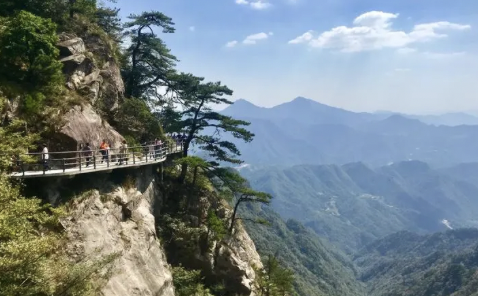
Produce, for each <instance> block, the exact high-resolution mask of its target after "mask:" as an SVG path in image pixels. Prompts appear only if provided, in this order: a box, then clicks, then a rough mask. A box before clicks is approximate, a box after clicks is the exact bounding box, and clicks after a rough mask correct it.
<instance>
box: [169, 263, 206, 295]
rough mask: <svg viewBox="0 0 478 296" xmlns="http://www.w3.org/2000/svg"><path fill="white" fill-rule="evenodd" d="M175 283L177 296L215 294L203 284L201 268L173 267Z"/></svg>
mask: <svg viewBox="0 0 478 296" xmlns="http://www.w3.org/2000/svg"><path fill="white" fill-rule="evenodd" d="M173 283H174V288H175V292H176V295H177V296H213V295H212V294H211V293H210V292H209V289H206V288H205V287H204V285H203V284H202V277H201V271H199V270H186V269H185V268H183V267H181V266H178V267H173Z"/></svg>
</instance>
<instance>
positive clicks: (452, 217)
mask: <svg viewBox="0 0 478 296" xmlns="http://www.w3.org/2000/svg"><path fill="white" fill-rule="evenodd" d="M241 172H242V173H243V174H244V175H245V176H246V177H247V178H248V179H249V180H250V182H251V185H252V187H253V188H256V189H259V190H264V191H266V192H269V193H271V194H272V195H273V196H275V198H274V199H273V201H272V208H273V209H274V210H276V211H277V212H278V213H279V214H280V215H281V216H282V217H284V218H285V219H297V220H299V221H301V222H302V223H304V224H305V225H307V226H309V227H311V228H312V229H313V230H314V231H315V232H316V233H317V234H319V236H321V237H324V238H327V239H329V240H330V241H331V242H333V243H335V244H337V245H338V246H340V247H342V248H343V249H344V250H345V251H347V252H354V251H355V250H357V249H359V248H361V247H362V246H364V245H366V244H368V243H370V242H372V241H373V240H375V239H377V238H381V237H383V236H385V235H388V234H391V233H393V232H396V231H401V230H410V231H415V232H418V233H427V232H434V231H441V230H445V229H447V228H448V227H452V228H459V227H463V226H474V225H476V222H475V220H476V218H475V213H476V212H477V211H478V199H476V196H478V187H477V186H475V184H473V183H468V182H466V181H463V180H459V179H457V178H454V177H451V176H449V175H446V174H444V173H442V172H441V171H438V170H434V169H432V168H430V167H429V166H428V165H427V164H425V163H422V162H418V161H406V162H400V163H397V164H393V165H390V166H384V167H381V168H378V169H371V168H370V167H368V166H366V165H364V164H363V163H352V164H347V165H343V166H336V165H322V166H311V165H302V166H294V167H291V168H286V169H278V168H276V169H274V168H267V169H260V170H247V168H245V169H243V170H241Z"/></svg>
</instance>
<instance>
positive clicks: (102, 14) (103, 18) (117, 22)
mask: <svg viewBox="0 0 478 296" xmlns="http://www.w3.org/2000/svg"><path fill="white" fill-rule="evenodd" d="M119 11H120V10H119V8H109V7H99V8H98V9H97V10H96V15H95V17H96V22H97V24H98V26H99V27H100V28H101V29H103V31H105V33H106V34H108V36H110V37H111V38H112V39H113V40H115V41H117V42H119V41H120V34H121V31H122V29H123V28H122V23H121V19H120V17H119V16H118V13H119Z"/></svg>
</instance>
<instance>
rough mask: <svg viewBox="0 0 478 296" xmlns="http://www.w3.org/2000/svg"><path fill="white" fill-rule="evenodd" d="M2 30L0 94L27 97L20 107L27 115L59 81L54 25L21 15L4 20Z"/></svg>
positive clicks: (60, 77)
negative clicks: (0, 83) (23, 108)
mask: <svg viewBox="0 0 478 296" xmlns="http://www.w3.org/2000/svg"><path fill="white" fill-rule="evenodd" d="M4 26H5V28H4V29H3V30H2V32H1V33H0V81H1V82H2V83H3V84H4V86H3V87H2V90H3V91H4V92H5V93H6V94H10V93H12V92H13V93H17V94H24V95H27V97H26V98H25V99H24V101H23V104H22V105H23V106H24V107H25V108H26V109H27V111H34V110H32V109H34V108H38V106H39V105H41V104H43V102H44V101H45V96H46V95H51V94H52V93H53V92H54V91H55V90H57V89H58V87H59V86H61V84H62V81H63V79H62V77H63V76H62V73H61V69H62V64H61V62H60V61H58V56H59V50H58V49H57V48H56V43H57V41H58V37H57V35H56V25H55V24H54V23H53V22H51V21H50V20H48V19H43V18H41V17H37V16H35V15H33V14H31V13H28V12H25V11H21V12H19V13H18V14H16V15H15V16H13V17H11V18H8V19H6V20H5V23H4ZM5 85H6V86H5ZM9 86H10V87H9Z"/></svg>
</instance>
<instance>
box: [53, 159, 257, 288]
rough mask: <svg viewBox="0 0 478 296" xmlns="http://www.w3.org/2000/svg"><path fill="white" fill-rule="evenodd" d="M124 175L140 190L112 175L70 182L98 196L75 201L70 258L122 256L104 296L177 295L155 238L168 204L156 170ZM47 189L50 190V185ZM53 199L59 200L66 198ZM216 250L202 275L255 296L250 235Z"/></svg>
mask: <svg viewBox="0 0 478 296" xmlns="http://www.w3.org/2000/svg"><path fill="white" fill-rule="evenodd" d="M117 173H118V172H117ZM125 174H127V175H128V176H132V178H131V180H135V181H134V183H135V184H131V182H130V184H129V185H128V186H126V185H118V184H116V185H115V184H114V183H112V181H111V180H110V177H109V176H108V174H99V175H98V176H96V177H91V176H90V177H88V176H82V177H80V178H85V179H84V180H83V179H82V180H77V181H73V180H70V181H69V182H77V183H82V184H85V183H91V185H92V186H94V187H97V188H99V190H93V191H88V192H85V193H84V194H83V195H82V196H79V197H76V198H74V199H72V200H71V201H70V204H69V208H70V209H72V210H71V215H70V216H69V218H67V219H65V220H64V221H63V225H64V227H65V228H66V232H67V236H68V239H69V244H68V253H69V254H70V256H71V258H72V259H73V260H80V259H84V258H88V259H93V260H94V259H99V258H102V257H104V256H107V255H109V254H113V253H117V254H119V257H118V258H117V259H116V261H115V264H114V268H113V270H112V277H111V278H109V280H108V281H107V283H106V285H105V286H104V288H103V289H102V293H103V295H105V296H120V295H121V296H123V295H142V296H143V295H144V296H147V295H155V296H172V295H175V294H174V287H173V284H172V274H171V268H170V265H169V264H168V258H167V255H166V253H165V251H164V249H163V245H162V244H161V242H160V239H159V238H158V236H157V232H156V224H157V222H156V221H157V220H158V219H159V218H160V217H161V215H163V213H162V211H163V208H162V202H163V201H162V197H161V192H160V190H159V186H158V185H159V184H158V183H157V180H156V178H155V177H156V173H155V170H154V169H153V168H152V167H142V168H140V169H138V170H136V171H134V170H133V171H128V172H127V173H125ZM87 178H95V181H90V180H89V179H87ZM128 178H129V177H128ZM91 180H92V179H91ZM98 184H102V185H101V186H98ZM59 185H60V184H57V186H59ZM83 186H84V185H83ZM125 186H126V187H130V188H129V189H127V188H124V187H125ZM48 187H49V189H51V185H49V186H48ZM59 187H71V184H62V185H61V186H59ZM50 194H51V192H50ZM51 196H56V198H58V197H60V196H61V194H56V195H51ZM50 201H51V202H53V203H56V201H55V200H53V199H51V200H50ZM213 249H214V250H215V251H214V252H213V253H211V254H210V256H205V257H203V260H204V261H203V262H206V265H207V266H205V267H204V268H205V269H204V270H203V271H205V272H206V273H208V272H213V273H214V275H215V276H217V277H218V279H220V280H221V282H224V284H226V285H227V286H228V287H229V289H232V290H233V291H234V292H235V293H236V294H235V295H247V296H254V295H255V294H254V292H253V289H252V281H253V280H254V278H255V273H254V270H253V266H262V264H261V261H260V257H259V255H258V253H257V252H256V249H255V246H254V243H253V242H252V240H251V239H250V238H249V236H248V234H247V233H246V232H245V230H244V229H243V228H242V227H241V226H239V227H238V228H237V231H236V233H235V235H234V237H233V238H230V239H229V240H227V241H223V242H221V243H217V242H216V243H215V247H214V248H213Z"/></svg>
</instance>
